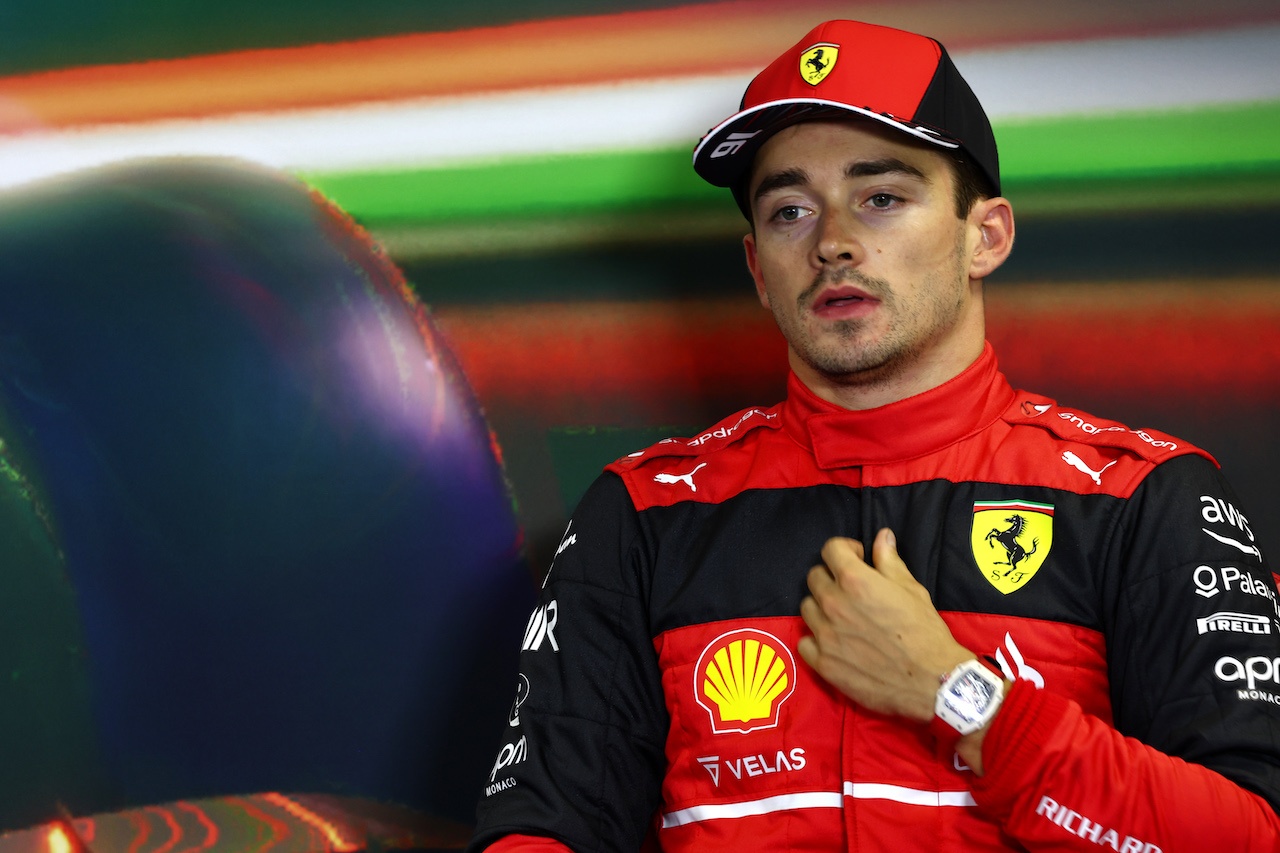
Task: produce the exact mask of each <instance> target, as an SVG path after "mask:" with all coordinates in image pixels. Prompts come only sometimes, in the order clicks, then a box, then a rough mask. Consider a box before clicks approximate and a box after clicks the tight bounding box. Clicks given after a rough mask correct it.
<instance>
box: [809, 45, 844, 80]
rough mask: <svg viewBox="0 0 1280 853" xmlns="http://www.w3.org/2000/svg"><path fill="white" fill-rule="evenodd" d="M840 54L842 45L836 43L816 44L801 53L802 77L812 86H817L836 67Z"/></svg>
mask: <svg viewBox="0 0 1280 853" xmlns="http://www.w3.org/2000/svg"><path fill="white" fill-rule="evenodd" d="M839 55H840V46H839V45H834V44H815V45H814V46H813V47H811V48H809V49H808V50H806V51H805V52H804V53H802V54H800V77H801V79H802V80H804V82H806V83H808V84H809V85H810V86H816V85H818V84H819V83H821V82H822V81H823V80H825V79H827V75H828V74H830V73H831V69H832V68H835V67H836V57H837V56H839Z"/></svg>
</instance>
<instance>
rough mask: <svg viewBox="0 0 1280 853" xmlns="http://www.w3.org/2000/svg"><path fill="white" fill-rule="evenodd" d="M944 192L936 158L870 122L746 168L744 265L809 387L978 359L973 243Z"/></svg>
mask: <svg viewBox="0 0 1280 853" xmlns="http://www.w3.org/2000/svg"><path fill="white" fill-rule="evenodd" d="M954 180H955V178H954V174H953V171H952V168H951V166H950V164H949V163H948V162H947V161H946V159H945V156H944V155H943V154H940V153H938V152H935V151H932V150H928V149H927V148H925V147H922V146H917V145H914V144H911V143H910V142H909V141H908V140H907V138H906V137H905V136H904V135H903V134H901V133H898V132H895V131H893V130H891V129H888V128H885V129H881V128H879V127H878V126H876V125H875V124H874V123H872V122H853V121H851V122H837V121H822V122H805V123H803V124H797V125H793V126H792V127H789V128H786V129H784V130H782V131H780V132H779V133H777V134H776V135H775V136H774V137H773V138H772V139H770V140H769V141H768V142H767V143H766V144H765V145H764V147H763V148H761V150H760V152H759V153H758V154H757V155H756V160H755V166H754V170H753V172H752V175H751V181H750V184H749V187H748V193H749V198H750V200H751V206H752V212H753V220H754V223H755V227H754V229H753V231H752V233H751V234H749V235H748V236H747V237H746V238H745V243H746V250H747V264H748V266H749V267H750V268H751V273H752V276H753V277H754V278H755V281H756V290H757V291H758V292H759V295H760V301H761V302H762V303H763V304H764V305H765V307H767V308H769V309H770V310H771V311H772V312H773V315H774V318H775V319H776V320H777V323H778V326H779V328H780V329H781V330H782V333H783V335H784V336H785V337H786V339H787V342H788V343H789V344H790V347H791V362H792V367H793V369H795V370H796V372H797V374H799V375H800V378H801V379H802V380H805V382H806V384H808V385H809V386H810V387H811V388H814V387H815V385H814V382H813V381H810V380H811V379H813V380H817V381H819V383H821V382H822V381H823V380H825V381H828V382H835V383H837V384H843V385H874V384H883V383H885V382H890V383H891V382H894V381H895V380H898V379H900V378H901V376H902V375H903V374H904V373H912V372H917V373H918V372H919V371H921V370H923V371H925V373H928V372H929V371H930V370H933V369H934V366H936V365H937V364H939V363H943V362H947V363H949V362H955V361H957V360H959V361H963V364H961V365H960V366H961V368H963V366H964V364H967V363H968V362H969V361H972V360H973V358H976V357H977V354H978V353H979V352H980V351H981V348H982V339H983V321H982V302H981V291H980V282H977V281H975V282H972V283H971V281H970V267H969V263H968V261H967V259H969V258H971V257H972V256H973V254H974V249H975V244H976V243H977V241H978V239H979V235H980V233H981V230H980V228H978V227H976V226H975V218H974V217H973V216H970V218H969V219H968V220H962V219H958V218H957V217H956V211H955V203H954V201H953V196H952V192H953V181H954ZM966 359H967V360H966ZM956 372H958V371H956ZM950 375H954V372H953V373H951V374H950ZM950 375H948V376H947V377H946V378H950ZM944 381H945V380H944ZM815 390H817V389H816V388H815Z"/></svg>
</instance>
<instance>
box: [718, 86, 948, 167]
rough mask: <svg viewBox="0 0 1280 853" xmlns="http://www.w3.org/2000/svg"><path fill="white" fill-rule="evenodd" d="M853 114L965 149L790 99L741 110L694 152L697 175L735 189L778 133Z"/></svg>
mask: <svg viewBox="0 0 1280 853" xmlns="http://www.w3.org/2000/svg"><path fill="white" fill-rule="evenodd" d="M850 113H853V114H855V115H858V116H861V117H863V118H869V119H872V120H873V121H878V122H880V123H882V124H886V125H888V126H890V127H892V128H893V129H895V130H900V131H902V132H903V133H908V134H910V135H911V136H914V137H915V138H917V139H919V140H922V141H924V142H928V143H930V144H931V145H937V146H938V147H940V148H948V149H953V150H954V149H957V148H960V147H961V143H960V141H959V140H956V139H952V138H950V137H948V136H946V135H944V134H941V133H939V132H938V131H936V130H934V129H933V128H930V127H925V126H924V125H921V124H919V123H918V122H912V121H909V120H907V119H902V118H898V117H897V116H891V115H887V114H885V113H877V112H874V111H872V110H869V109H866V108H863V107H853V106H849V105H848V104H842V103H840V102H838V101H827V100H823V99H821V98H785V99H782V100H777V101H767V102H765V103H763V104H757V105H756V106H754V107H751V108H749V109H745V110H742V111H741V112H739V113H736V114H734V115H732V116H729V118H727V119H725V120H724V121H722V122H721V123H720V124H718V125H716V126H715V127H713V128H712V129H711V130H710V131H708V132H707V135H706V136H704V137H702V140H701V141H700V142H699V143H698V147H697V148H695V149H694V150H693V168H694V171H696V172H697V173H698V174H699V175H700V176H702V178H703V179H704V180H705V181H707V182H708V183H710V184H712V185H713V186H717V187H733V186H734V185H736V184H737V183H738V182H739V181H740V180H741V179H742V178H743V177H744V176H745V175H746V173H747V170H749V169H750V168H751V163H752V162H753V161H754V160H755V155H756V152H757V151H759V150H760V147H761V146H762V145H764V143H765V142H767V141H768V140H769V139H770V138H771V137H772V136H773V135H774V134H775V133H777V132H778V131H780V130H782V129H783V128H786V127H790V126H791V125H793V124H798V123H799V122H802V121H814V120H816V119H823V118H841V117H846V116H848V115H849V114H850Z"/></svg>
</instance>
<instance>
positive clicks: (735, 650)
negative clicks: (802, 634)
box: [693, 628, 796, 734]
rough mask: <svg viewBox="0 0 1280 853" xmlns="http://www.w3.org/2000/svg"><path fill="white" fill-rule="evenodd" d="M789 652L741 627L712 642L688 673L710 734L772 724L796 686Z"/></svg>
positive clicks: (763, 634)
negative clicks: (706, 719)
mask: <svg viewBox="0 0 1280 853" xmlns="http://www.w3.org/2000/svg"><path fill="white" fill-rule="evenodd" d="M795 674H796V663H795V659H794V658H793V657H792V656H791V650H790V649H788V648H787V647H786V645H785V644H784V643H783V642H782V641H781V640H779V639H778V638H777V637H775V636H773V635H772V634H769V633H766V632H765V631H758V630H756V629H754V628H742V629H739V630H737V631H730V632H729V633H727V634H721V635H720V636H719V637H716V638H715V639H714V640H712V641H711V642H710V643H709V644H708V645H707V647H706V648H705V649H703V650H702V655H701V656H700V657H699V658H698V665H697V666H696V667H695V668H694V673H693V695H694V698H696V699H697V700H698V704H699V705H701V706H702V707H703V708H705V709H706V710H707V713H708V714H710V715H711V730H712V731H713V732H715V733H716V734H725V733H728V732H741V733H742V734H746V733H747V732H752V731H755V730H756V729H769V728H773V727H774V726H776V725H778V713H779V711H781V710H782V703H783V702H785V701H787V697H788V696H790V695H791V693H792V691H794V690H795V689H796V683H795V682H796V679H795Z"/></svg>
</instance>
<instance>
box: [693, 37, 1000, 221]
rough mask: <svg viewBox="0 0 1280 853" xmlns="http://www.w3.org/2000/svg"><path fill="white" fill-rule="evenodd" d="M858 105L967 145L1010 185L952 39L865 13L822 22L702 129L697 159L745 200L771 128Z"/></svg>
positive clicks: (986, 169)
mask: <svg viewBox="0 0 1280 853" xmlns="http://www.w3.org/2000/svg"><path fill="white" fill-rule="evenodd" d="M849 113H856V114H858V115H861V116H865V117H866V118H869V119H874V120H875V121H879V122H883V123H884V124H886V125H888V126H889V127H892V128H894V129H896V130H900V131H902V132H903V133H908V134H911V135H912V136H914V137H915V138H916V139H919V140H921V141H923V142H927V143H929V144H931V145H936V146H938V147H940V148H946V149H950V150H952V151H956V152H958V153H960V154H961V156H963V157H965V158H966V159H968V160H970V161H972V162H973V163H974V164H975V165H977V167H978V168H979V170H980V171H981V172H982V173H983V174H984V175H985V176H986V177H987V178H988V179H989V180H990V181H991V188H992V190H993V191H994V192H995V193H996V194H997V195H999V194H1000V161H999V158H998V157H997V155H996V139H995V135H994V134H993V133H992V132H991V122H989V121H988V120H987V114H986V113H985V112H983V110H982V105H981V104H980V103H978V98H977V96H976V95H974V94H973V90H972V89H970V88H969V85H968V84H967V83H965V81H964V78H963V77H961V76H960V72H959V71H957V70H956V67H955V65H953V64H952V62H951V57H949V56H947V51H946V48H944V47H943V46H942V45H941V44H940V43H939V42H938V41H936V40H934V39H931V38H928V37H927V36H920V35H916V34H915V33H908V32H904V31H902V30H895V29H891V28H889V27H878V26H875V25H874V24H863V23H859V22H857V21H827V22H826V23H824V24H819V25H818V26H817V27H815V28H814V29H813V30H811V31H810V32H809V34H808V35H806V36H805V37H804V38H803V39H801V40H800V41H799V42H797V43H796V45H795V46H794V47H792V48H791V49H790V50H788V51H787V52H786V53H784V54H782V56H779V57H778V58H777V59H775V60H774V61H773V62H772V63H771V64H770V65H769V67H767V68H765V69H764V70H763V71H761V72H760V73H759V74H758V75H756V78H755V79H754V80H752V81H751V85H749V86H747V91H746V94H744V95H743V96H742V105H741V107H740V109H739V111H738V112H737V113H735V114H734V115H732V116H730V117H729V118H727V119H725V120H724V121H722V122H721V123H720V124H718V125H716V126H715V127H713V128H712V129H711V130H710V131H708V132H707V135H706V136H704V137H702V141H701V142H699V143H698V147H697V148H696V149H694V152H693V168H694V170H695V171H696V172H697V173H698V174H699V175H701V176H702V177H703V178H704V179H706V180H707V181H708V182H710V183H711V184H713V185H715V186H717V187H732V188H733V190H734V196H735V197H736V198H737V199H738V204H739V206H743V205H744V204H745V191H746V188H745V187H744V186H742V184H743V182H744V181H745V179H746V177H747V175H748V174H749V172H750V169H751V163H752V161H753V160H754V159H755V155H756V152H757V151H759V150H760V146H761V145H763V144H764V143H765V142H766V141H767V140H768V139H769V138H770V137H771V136H773V135H774V134H775V133H777V132H778V131H779V130H782V129H783V128H784V127H789V126H790V125H793V124H797V123H798V122H802V121H811V120H814V119H824V118H840V117H847V116H848V115H849ZM746 211H747V208H745V207H744V212H746Z"/></svg>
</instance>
